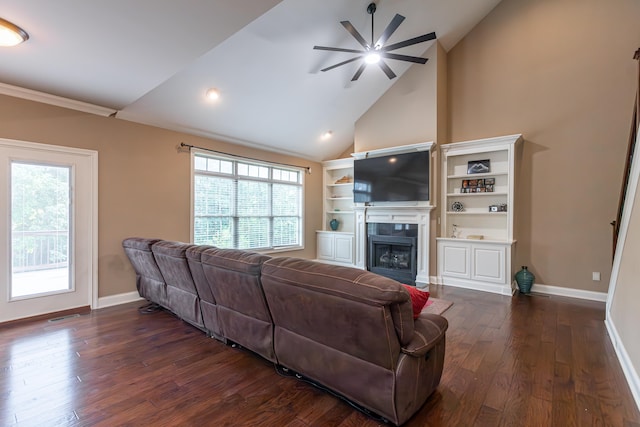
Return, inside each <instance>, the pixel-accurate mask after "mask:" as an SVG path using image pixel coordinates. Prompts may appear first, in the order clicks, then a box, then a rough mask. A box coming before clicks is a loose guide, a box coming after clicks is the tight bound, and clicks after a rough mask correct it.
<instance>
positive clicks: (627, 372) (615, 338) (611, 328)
mask: <svg viewBox="0 0 640 427" xmlns="http://www.w3.org/2000/svg"><path fill="white" fill-rule="evenodd" d="M604 324H605V326H606V327H607V332H609V339H610V340H611V344H613V349H614V350H615V352H616V355H617V356H618V361H619V362H620V366H621V367H622V372H623V373H624V376H625V378H626V380H627V384H628V385H629V388H630V389H631V394H632V395H633V399H634V400H635V401H636V406H637V407H638V410H640V377H639V376H638V372H637V371H636V370H635V368H634V367H633V363H632V362H631V359H630V357H629V354H628V353H627V350H626V348H625V347H624V344H623V343H622V339H620V335H618V330H617V329H616V326H615V325H614V324H613V322H612V321H611V318H609V317H607V318H606V319H605V320H604Z"/></svg>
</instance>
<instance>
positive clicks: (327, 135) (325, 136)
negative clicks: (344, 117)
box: [321, 130, 333, 139]
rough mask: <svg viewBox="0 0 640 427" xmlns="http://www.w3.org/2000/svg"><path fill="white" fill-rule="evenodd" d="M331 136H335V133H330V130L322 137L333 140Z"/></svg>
mask: <svg viewBox="0 0 640 427" xmlns="http://www.w3.org/2000/svg"><path fill="white" fill-rule="evenodd" d="M331 136H333V132H332V131H330V130H328V131H326V132H325V133H323V134H322V135H321V137H322V139H329V138H331Z"/></svg>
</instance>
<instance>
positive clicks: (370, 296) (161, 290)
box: [123, 238, 447, 425]
mask: <svg viewBox="0 0 640 427" xmlns="http://www.w3.org/2000/svg"><path fill="white" fill-rule="evenodd" d="M123 247H124V250H125V252H126V254H127V256H128V257H129V259H130V261H131V264H132V265H133V268H134V270H135V271H136V285H137V288H138V291H139V293H140V295H141V296H142V297H144V298H146V299H147V300H149V301H151V302H154V303H157V304H158V305H160V306H162V307H164V308H166V309H168V310H170V311H171V312H173V313H174V314H175V315H177V316H178V317H180V318H182V319H183V320H185V321H187V322H189V323H191V324H193V325H194V326H196V327H198V328H200V329H202V330H204V331H205V332H206V333H208V334H210V335H211V336H212V337H214V338H217V339H218V340H221V341H223V342H232V343H236V344H238V345H240V346H242V347H244V348H247V349H249V350H251V351H253V352H255V353H257V354H259V355H260V356H262V357H264V358H265V359H267V360H269V361H271V362H273V363H274V364H276V365H278V366H280V367H282V368H285V369H286V370H287V371H294V372H296V373H298V374H300V375H301V376H302V377H303V378H305V379H308V380H309V381H310V382H313V383H315V384H317V385H319V386H321V387H325V388H327V389H329V390H331V391H333V392H335V393H337V394H339V395H341V396H343V397H345V398H346V399H348V400H350V401H351V402H353V403H355V404H357V405H358V406H361V407H362V408H364V409H365V410H368V411H371V412H373V413H375V414H378V415H380V416H381V417H383V418H385V419H386V420H388V421H391V422H392V423H394V424H396V425H400V424H402V423H404V422H405V421H407V420H408V419H409V418H410V417H411V416H412V415H413V414H414V413H415V412H416V411H418V410H419V409H420V407H421V406H422V405H423V404H424V403H425V401H426V400H427V398H428V397H429V396H430V395H431V393H433V391H434V390H435V389H436V387H437V386H438V384H439V382H440V378H441V375H442V368H443V362H444V352H445V331H446V329H447V320H446V319H445V318H444V317H442V316H438V315H433V314H424V313H423V314H421V315H420V317H419V318H418V319H417V320H414V319H413V312H412V308H411V301H410V298H409V294H408V292H407V291H406V290H405V289H404V287H403V286H402V285H401V284H400V283H398V282H396V281H394V280H391V279H388V278H385V277H382V276H379V275H376V274H373V273H370V272H367V271H363V270H359V269H356V268H349V267H340V266H335V265H328V264H322V263H319V262H314V261H310V260H303V259H297V258H288V257H273V258H272V257H270V256H267V255H261V254H258V253H253V252H248V251H242V250H234V249H219V248H215V247H212V246H197V245H191V244H187V243H180V242H170V241H165V240H159V239H144V238H129V239H125V240H124V241H123Z"/></svg>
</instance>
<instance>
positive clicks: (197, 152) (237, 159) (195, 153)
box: [189, 148, 306, 254]
mask: <svg viewBox="0 0 640 427" xmlns="http://www.w3.org/2000/svg"><path fill="white" fill-rule="evenodd" d="M196 157H206V158H209V159H217V160H224V161H229V162H232V164H233V165H232V173H231V174H228V173H215V172H208V171H207V172H204V171H202V170H197V169H196ZM190 159H191V171H190V172H191V173H190V178H191V191H190V193H191V194H190V215H189V219H190V226H189V232H190V239H191V242H194V241H195V220H196V217H195V202H196V200H195V187H196V176H197V175H205V176H219V177H223V178H231V179H233V180H234V182H235V185H234V187H237V183H238V181H240V180H245V181H251V182H266V183H269V185H270V189H269V193H270V196H269V197H270V200H269V201H270V202H271V206H272V205H273V199H272V197H273V192H272V185H273V184H289V185H295V186H298V187H299V188H300V218H299V223H300V227H299V236H298V240H299V243H298V244H295V245H283V246H275V247H274V246H273V232H274V230H273V219H274V218H276V217H280V216H279V215H278V216H276V215H273V211H272V209H270V212H269V214H268V215H267V217H268V218H269V224H270V244H271V246H270V247H267V248H248V249H240V250H250V251H253V252H259V253H265V254H267V253H277V252H288V251H295V250H303V249H304V247H305V246H304V236H305V221H304V219H305V211H304V206H305V197H304V196H305V173H306V170H305V169H304V168H302V167H298V166H292V165H285V164H281V163H274V162H268V161H263V160H256V159H250V158H246V157H241V156H233V155H225V154H222V153H217V152H216V153H212V152H209V151H207V150H202V149H196V148H192V149H191V150H190ZM238 163H243V164H250V165H256V166H262V167H267V168H269V176H268V178H255V177H249V176H245V175H239V174H238ZM273 169H279V170H291V171H295V172H298V174H299V177H300V181H299V182H298V183H293V182H290V181H282V180H274V179H273ZM230 218H232V221H233V222H235V223H237V221H238V219H239V218H242V217H241V216H239V215H238V210H237V209H235V208H234V212H233V213H232V215H230ZM234 243H235V244H237V241H236V242H234Z"/></svg>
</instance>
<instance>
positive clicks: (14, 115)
mask: <svg viewBox="0 0 640 427" xmlns="http://www.w3.org/2000/svg"><path fill="white" fill-rule="evenodd" d="M0 138H7V139H16V140H23V141H30V142H38V143H44V144H54V145H63V146H68V147H77V148H85V149H91V150H97V151H98V157H99V159H98V168H99V178H98V185H99V200H98V203H99V208H98V215H99V220H98V238H99V246H98V257H99V263H98V268H99V291H98V292H99V296H100V297H105V296H110V295H116V294H120V293H125V292H131V291H135V277H134V273H133V270H132V268H131V266H130V264H129V261H128V260H127V258H126V257H125V255H124V252H123V250H122V246H121V242H122V239H124V238H125V237H129V236H140V237H159V238H163V239H172V240H178V241H184V242H188V241H189V237H190V230H189V227H190V181H191V179H190V156H189V153H188V152H178V150H177V146H178V145H179V144H180V142H185V143H187V144H191V145H197V146H201V147H206V148H211V149H215V150H219V151H223V152H226V153H230V154H236V155H244V156H248V157H253V158H259V159H264V160H271V161H277V162H283V163H291V164H296V165H300V166H310V167H312V174H311V175H306V177H305V179H306V191H305V212H306V215H305V230H306V232H305V246H306V247H305V249H304V250H302V251H294V252H290V253H284V254H282V255H291V256H297V257H302V258H314V257H315V252H316V250H315V247H316V243H315V230H317V229H319V228H320V226H321V221H322V218H321V213H322V198H320V197H317V195H318V194H322V190H321V189H322V172H321V171H322V166H321V165H320V164H318V163H314V162H310V161H307V160H303V159H298V158H293V157H287V156H282V155H281V154H276V153H272V152H266V151H260V150H256V149H251V148H246V147H242V146H238V145H232V144H225V143H222V142H217V141H212V140H209V139H206V138H198V137H194V136H190V135H186V134H181V133H177V132H171V131H167V130H163V129H159V128H154V127H150V126H144V125H139V124H135V123H131V122H127V121H124V120H119V119H115V118H106V117H99V116H94V115H91V114H85V113H80V112H77V111H72V110H67V109H64V108H59V107H53V106H49V105H45V104H40V103H36V102H31V101H25V100H21V99H17V98H12V97H9V96H1V95H0Z"/></svg>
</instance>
